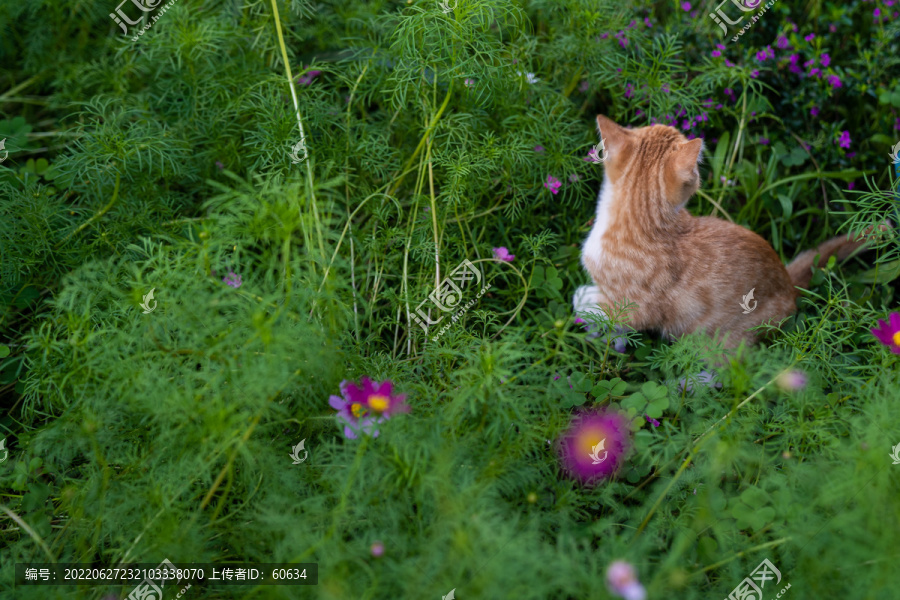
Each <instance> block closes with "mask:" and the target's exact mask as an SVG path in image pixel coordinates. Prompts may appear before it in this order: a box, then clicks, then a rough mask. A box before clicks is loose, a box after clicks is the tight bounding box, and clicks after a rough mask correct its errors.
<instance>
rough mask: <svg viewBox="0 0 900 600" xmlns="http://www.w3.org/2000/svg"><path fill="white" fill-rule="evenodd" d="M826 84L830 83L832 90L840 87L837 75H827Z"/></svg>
mask: <svg viewBox="0 0 900 600" xmlns="http://www.w3.org/2000/svg"><path fill="white" fill-rule="evenodd" d="M828 83H830V84H831V87H833V88H839V87H841V78H840V77H838V76H837V75H829V76H828Z"/></svg>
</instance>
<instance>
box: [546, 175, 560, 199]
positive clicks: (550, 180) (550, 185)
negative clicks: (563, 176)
mask: <svg viewBox="0 0 900 600" xmlns="http://www.w3.org/2000/svg"><path fill="white" fill-rule="evenodd" d="M544 187H545V188H547V189H548V190H550V192H551V193H552V194H553V195H554V196H555V195H556V194H558V193H559V188H561V187H562V181H560V180H559V179H557V178H556V177H554V176H553V175H547V181H546V183H544Z"/></svg>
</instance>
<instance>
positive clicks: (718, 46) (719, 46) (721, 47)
mask: <svg viewBox="0 0 900 600" xmlns="http://www.w3.org/2000/svg"><path fill="white" fill-rule="evenodd" d="M716 48H718V49H719V50H724V49H725V46H723V45H722V44H716Z"/></svg>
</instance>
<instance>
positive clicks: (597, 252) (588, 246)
mask: <svg viewBox="0 0 900 600" xmlns="http://www.w3.org/2000/svg"><path fill="white" fill-rule="evenodd" d="M613 195H614V194H613V186H612V183H610V181H609V179H608V178H607V177H606V176H605V175H604V177H603V185H601V186H600V194H599V195H598V196H597V217H596V219H594V227H593V228H592V229H591V232H590V234H588V237H587V240H585V242H584V246H583V247H582V252H581V264H583V265H584V264H585V262H584V261H585V259H586V258H590V259H591V261H592V262H593V263H594V264H595V265H597V266H599V265H600V264H602V259H603V242H602V240H603V235H604V234H605V233H606V230H607V229H609V225H610V206H611V205H612V201H613ZM586 266H587V265H585V267H586Z"/></svg>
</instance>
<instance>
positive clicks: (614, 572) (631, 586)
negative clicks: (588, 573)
mask: <svg viewBox="0 0 900 600" xmlns="http://www.w3.org/2000/svg"><path fill="white" fill-rule="evenodd" d="M606 587H607V588H609V591H610V592H611V593H613V594H615V595H616V596H619V597H621V598H624V599H625V600H644V599H645V598H646V597H647V592H646V590H644V586H642V585H641V584H640V582H639V581H638V579H637V574H636V573H635V570H634V567H632V566H631V565H630V564H628V563H627V562H625V561H623V560H617V561H615V562H613V563H612V564H610V565H609V568H607V569H606Z"/></svg>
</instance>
